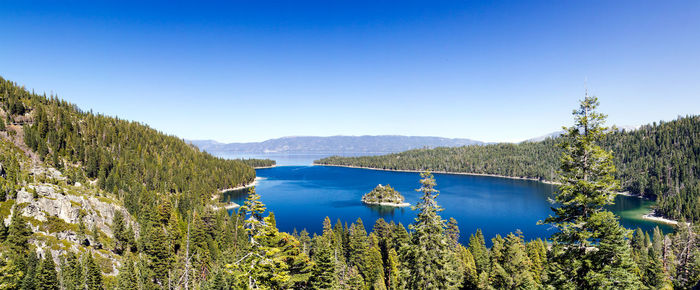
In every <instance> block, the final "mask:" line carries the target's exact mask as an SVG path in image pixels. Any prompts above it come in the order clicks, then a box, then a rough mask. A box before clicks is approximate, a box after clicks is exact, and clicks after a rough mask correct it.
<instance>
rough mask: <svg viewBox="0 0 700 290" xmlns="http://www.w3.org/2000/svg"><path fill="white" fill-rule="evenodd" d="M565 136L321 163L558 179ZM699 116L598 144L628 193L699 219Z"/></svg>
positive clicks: (617, 135) (330, 159)
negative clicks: (561, 144) (655, 200)
mask: <svg viewBox="0 0 700 290" xmlns="http://www.w3.org/2000/svg"><path fill="white" fill-rule="evenodd" d="M561 139H564V138H549V139H546V140H543V141H540V142H522V143H518V144H511V143H502V144H492V145H483V146H481V145H474V146H464V147H456V148H452V147H450V148H448V147H440V148H435V149H416V150H410V151H406V152H401V153H395V154H388V155H381V156H362V157H338V156H334V157H328V158H324V159H321V160H318V161H316V162H315V163H317V164H329V165H347V166H361V167H371V168H378V169H392V170H418V171H420V170H431V171H434V172H465V173H476V174H494V175H501V176H512V177H526V178H532V179H537V180H547V181H559V180H558V179H557V176H556V174H555V173H556V169H557V168H558V164H559V159H558V158H557V157H558V156H560V155H561V154H562V152H563V149H562V148H559V147H557V146H556V144H558V143H560V142H561V141H562V140H561ZM699 140H700V116H688V117H682V118H678V119H677V120H674V121H670V122H659V123H656V122H655V123H653V124H650V125H646V126H642V127H641V128H639V129H637V130H633V131H615V132H612V133H611V134H609V135H607V136H605V137H604V138H603V139H602V140H600V142H599V144H600V145H601V146H602V147H603V148H604V149H605V150H604V151H608V152H609V151H612V152H614V153H615V157H614V159H613V163H614V165H615V167H617V168H618V170H619V171H617V172H615V173H614V176H615V177H616V178H618V179H619V180H622V183H621V186H622V189H623V190H625V191H629V192H631V193H634V194H639V195H642V196H644V197H648V198H651V199H657V208H658V211H657V212H658V213H660V214H662V215H665V216H668V217H670V218H674V219H680V218H685V219H686V220H691V221H700V202H698V201H699V200H700V195H698V192H700V170H698V168H700V142H699Z"/></svg>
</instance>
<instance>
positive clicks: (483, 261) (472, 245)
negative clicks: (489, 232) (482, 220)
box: [469, 229, 489, 274]
mask: <svg viewBox="0 0 700 290" xmlns="http://www.w3.org/2000/svg"><path fill="white" fill-rule="evenodd" d="M469 251H470V252H471V253H472V256H474V263H475V264H476V271H477V272H478V273H479V274H481V273H483V272H488V271H489V269H488V268H489V252H488V249H486V240H484V234H483V233H481V229H477V230H476V234H473V235H471V236H470V237H469Z"/></svg>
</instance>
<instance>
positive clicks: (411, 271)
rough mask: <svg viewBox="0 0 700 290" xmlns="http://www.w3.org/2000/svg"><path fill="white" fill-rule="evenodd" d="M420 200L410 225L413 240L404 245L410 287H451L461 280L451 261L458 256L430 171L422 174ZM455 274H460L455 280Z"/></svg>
mask: <svg viewBox="0 0 700 290" xmlns="http://www.w3.org/2000/svg"><path fill="white" fill-rule="evenodd" d="M421 177H422V178H423V179H422V180H421V187H420V188H419V189H418V191H419V192H421V193H422V196H421V200H420V202H418V203H417V204H416V205H415V206H414V209H415V210H418V214H417V217H416V219H415V222H414V223H413V224H411V226H410V228H411V230H413V231H414V232H413V233H412V235H411V241H410V243H409V245H408V246H406V247H404V248H405V250H404V251H403V255H402V256H403V257H404V258H403V263H404V268H405V269H406V272H407V273H406V275H405V276H404V277H406V279H407V287H408V288H412V289H432V288H439V289H452V288H456V287H458V286H459V284H460V283H461V282H462V281H461V280H462V279H461V277H460V276H461V274H462V273H456V272H457V271H458V270H457V269H454V268H453V267H452V266H451V265H450V264H449V261H450V260H451V259H455V256H454V253H453V252H451V251H450V241H449V239H448V237H447V236H446V235H445V221H444V220H443V219H442V217H440V215H439V214H438V212H440V211H441V210H442V208H441V207H440V206H439V205H438V204H437V202H436V201H435V198H436V197H437V195H438V191H437V190H436V189H435V179H434V178H433V175H432V174H430V173H429V172H424V173H421ZM454 277H459V278H458V279H455V278H454Z"/></svg>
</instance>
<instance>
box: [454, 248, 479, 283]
mask: <svg viewBox="0 0 700 290" xmlns="http://www.w3.org/2000/svg"><path fill="white" fill-rule="evenodd" d="M457 253H458V255H459V259H460V262H461V263H462V268H464V281H463V282H462V289H476V288H477V287H478V285H479V274H477V271H476V264H475V262H474V256H473V255H472V253H471V252H470V251H469V250H468V249H467V248H465V247H464V246H462V245H458V246H457Z"/></svg>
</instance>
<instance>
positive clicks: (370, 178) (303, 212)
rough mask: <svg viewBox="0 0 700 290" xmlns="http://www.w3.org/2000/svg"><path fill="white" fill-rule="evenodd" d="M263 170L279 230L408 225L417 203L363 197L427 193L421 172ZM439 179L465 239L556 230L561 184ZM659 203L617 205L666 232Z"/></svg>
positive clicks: (441, 199)
mask: <svg viewBox="0 0 700 290" xmlns="http://www.w3.org/2000/svg"><path fill="white" fill-rule="evenodd" d="M257 176H258V177H260V178H261V180H259V181H258V185H257V186H256V191H257V193H259V194H260V195H261V200H262V202H263V203H265V204H266V205H267V209H268V210H271V211H274V213H275V216H276V218H277V226H278V227H279V229H280V230H282V231H286V232H292V231H293V230H295V229H296V230H297V231H301V230H302V229H306V230H308V231H309V232H310V233H318V234H320V233H321V231H322V222H323V219H324V218H325V217H326V216H328V217H330V218H331V221H332V223H333V224H335V222H336V220H338V219H340V220H341V221H342V222H343V223H345V222H347V223H348V225H349V224H350V223H352V222H355V221H356V220H357V219H358V218H360V219H362V221H363V223H364V225H365V228H366V229H367V230H368V231H369V230H371V228H372V226H373V225H374V223H375V221H376V220H377V219H378V218H383V219H385V220H386V221H387V222H390V221H394V222H396V223H399V222H400V223H402V224H403V225H404V226H408V224H410V223H412V222H413V220H414V218H415V216H416V214H415V211H413V210H411V208H410V207H404V208H394V207H382V206H368V205H365V204H363V203H362V202H361V201H360V199H361V197H362V195H363V194H365V193H367V192H369V191H371V190H372V189H373V188H374V187H375V186H377V185H378V184H384V185H386V184H390V185H391V186H392V187H394V188H395V189H396V190H398V191H399V192H401V194H403V195H404V197H405V198H406V201H407V202H409V203H412V204H415V203H416V202H417V201H418V199H419V197H420V194H419V193H418V192H416V191H415V189H416V188H418V187H420V184H419V180H420V176H419V174H418V173H411V172H393V171H379V170H369V169H358V168H343V167H331V166H308V165H307V166H277V167H274V168H265V169H258V170H257ZM435 179H436V181H437V187H436V189H438V190H440V195H439V196H438V198H437V202H438V204H439V205H441V206H442V207H443V208H444V210H443V211H442V212H440V214H441V216H442V217H443V219H448V218H450V217H453V218H455V219H456V220H457V222H458V224H459V227H460V230H461V235H460V242H462V243H464V244H466V243H467V242H468V239H469V235H470V234H472V233H474V232H475V231H476V229H477V228H480V229H481V230H482V231H483V233H484V236H485V237H486V238H487V239H489V240H490V238H492V237H494V236H495V235H497V234H500V235H502V236H503V235H506V234H508V233H509V232H514V231H516V230H520V231H522V232H523V235H524V237H525V239H526V240H530V239H535V238H547V237H549V236H550V235H551V234H552V233H553V232H554V231H555V229H553V228H552V227H551V226H549V225H537V222H538V221H539V220H543V219H545V218H546V217H547V216H549V215H550V214H552V211H551V210H550V206H551V205H550V203H549V202H548V198H551V197H553V194H554V191H555V190H556V186H554V185H550V184H544V183H541V182H537V181H529V180H517V179H508V178H499V177H488V176H470V175H452V174H435ZM246 196H247V192H246V191H245V190H242V191H235V192H227V193H225V194H224V195H222V201H231V202H236V203H238V204H243V202H244V200H245V198H246ZM652 205H653V202H652V201H649V200H644V199H640V198H636V197H630V196H622V195H618V196H617V197H616V198H615V205H613V206H611V207H610V209H611V210H612V211H613V212H614V213H615V214H617V215H618V216H620V217H621V220H620V221H621V223H622V224H623V225H624V226H625V227H627V228H630V229H635V228H637V227H640V228H642V229H643V230H645V231H649V232H651V231H652V230H653V228H654V227H655V226H657V225H658V226H659V227H661V228H662V229H663V231H664V232H665V233H666V232H670V231H672V228H671V227H670V226H668V225H666V224H661V223H658V224H657V223H655V222H652V221H647V220H643V219H641V215H642V214H644V213H646V212H648V210H649V208H650V206H652ZM650 234H651V233H650Z"/></svg>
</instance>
